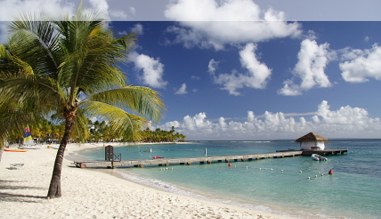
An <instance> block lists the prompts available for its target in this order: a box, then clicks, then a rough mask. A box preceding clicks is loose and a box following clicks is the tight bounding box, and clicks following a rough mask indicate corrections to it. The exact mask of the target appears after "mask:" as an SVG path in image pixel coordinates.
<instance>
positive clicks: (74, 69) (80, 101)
mask: <svg viewBox="0 0 381 219" xmlns="http://www.w3.org/2000/svg"><path fill="white" fill-rule="evenodd" d="M10 27H11V35H10V38H9V41H8V43H7V44H6V45H1V44H0V100H1V101H0V112H1V111H2V110H3V111H4V110H7V109H8V107H9V106H10V105H12V104H15V105H16V107H15V109H17V111H18V113H19V114H20V115H24V116H26V115H28V120H25V121H27V122H28V124H37V123H38V118H41V116H46V115H51V114H52V113H54V114H55V115H56V118H59V119H61V120H62V123H63V126H64V132H63V133H62V135H61V136H62V138H61V141H60V146H59V149H58V151H57V155H56V158H55V162H54V168H53V174H52V179H51V182H50V186H49V191H48V194H47V197H48V198H56V197H60V196H61V195H62V193H61V169H62V161H63V157H64V152H65V148H66V145H67V143H68V141H69V139H70V138H71V137H72V136H73V133H75V132H77V133H81V132H84V131H85V130H88V126H87V122H88V119H87V118H92V117H94V116H97V117H98V118H102V119H104V120H107V121H109V124H110V126H111V127H112V130H113V131H114V132H115V133H123V132H128V133H130V134H131V135H132V134H134V133H135V132H137V131H138V130H139V128H140V127H141V125H143V124H144V123H145V122H146V119H152V120H154V121H158V120H159V119H160V116H161V112H162V110H163V108H164V105H163V103H162V101H161V99H160V97H159V95H158V93H157V92H156V91H154V90H152V89H150V88H146V87H139V86H131V85H127V84H126V78H125V75H124V74H123V72H122V71H121V69H120V67H119V65H118V64H120V62H121V61H123V60H125V53H126V52H127V50H128V48H129V47H130V45H131V44H132V43H133V41H134V37H133V36H132V35H126V36H123V37H121V38H118V39H115V38H114V37H113V35H112V32H111V31H110V30H108V29H106V28H105V25H104V22H102V21H97V20H96V21H94V20H93V19H92V18H91V17H90V18H89V17H83V16H82V15H79V14H77V15H76V17H75V18H73V19H72V20H66V21H27V20H24V21H15V22H12V23H11V25H10ZM131 112H134V113H136V114H132V113H131ZM19 114H16V113H15V114H12V115H13V116H15V118H16V119H15V120H14V121H13V120H12V122H13V123H14V125H12V127H17V126H20V127H22V126H23V125H25V123H26V122H23V121H21V120H20V119H17V118H19V117H20V115H19ZM86 117H87V118H86ZM1 121H2V120H0V122H1ZM4 126H5V123H1V124H0V127H4ZM9 132H10V131H9ZM0 133H1V132H0ZM76 136H80V135H76ZM2 137H4V135H3V136H2ZM0 140H1V137H0Z"/></svg>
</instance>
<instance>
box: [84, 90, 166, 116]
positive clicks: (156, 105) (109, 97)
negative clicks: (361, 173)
mask: <svg viewBox="0 0 381 219" xmlns="http://www.w3.org/2000/svg"><path fill="white" fill-rule="evenodd" d="M89 100H94V101H100V102H104V103H108V104H111V105H117V106H120V107H122V108H123V107H124V108H129V109H131V110H133V111H135V112H137V113H139V114H141V115H142V116H144V117H146V118H149V119H152V120H154V121H159V120H160V117H161V114H162V111H163V110H164V104H163V102H162V101H161V99H160V97H159V94H158V93H157V92H156V91H155V90H152V89H150V88H147V87H141V86H125V87H123V88H119V89H113V90H107V91H103V92H99V93H96V94H94V95H91V96H90V97H89Z"/></svg>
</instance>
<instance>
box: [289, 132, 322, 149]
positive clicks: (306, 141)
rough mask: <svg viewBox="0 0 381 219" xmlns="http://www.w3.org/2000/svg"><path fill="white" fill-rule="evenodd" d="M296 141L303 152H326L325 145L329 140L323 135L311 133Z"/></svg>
mask: <svg viewBox="0 0 381 219" xmlns="http://www.w3.org/2000/svg"><path fill="white" fill-rule="evenodd" d="M295 141H296V142H298V143H300V148H301V149H302V150H324V148H325V144H324V143H325V142H326V141H328V139H326V138H324V137H323V136H321V135H317V134H315V133H313V132H310V133H308V134H306V135H304V136H302V137H300V138H298V139H296V140H295Z"/></svg>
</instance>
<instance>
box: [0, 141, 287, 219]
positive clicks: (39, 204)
mask: <svg viewBox="0 0 381 219" xmlns="http://www.w3.org/2000/svg"><path fill="white" fill-rule="evenodd" d="M101 145H102V144H101ZM87 148H88V147H85V145H77V144H71V145H68V146H67V151H66V154H65V156H66V155H68V154H69V153H73V152H75V151H78V150H82V149H87ZM56 152H57V151H56V150H55V149H52V148H47V147H46V145H45V146H43V147H42V148H41V149H37V150H28V151H27V152H3V157H2V161H1V163H0V218H7V219H11V218H288V216H286V215H277V214H272V213H269V212H258V211H254V210H251V209H245V208H241V207H238V206H231V205H227V204H222V203H216V202H212V201H206V200H200V199H197V198H193V197H188V196H183V195H179V194H173V193H169V192H164V191H160V190H157V189H154V188H150V187H146V186H142V185H138V184H136V183H133V182H129V181H127V180H124V179H121V178H118V177H115V176H113V175H111V174H109V173H112V171H114V170H107V171H105V172H102V171H96V170H92V169H79V168H75V167H74V166H73V164H72V162H71V161H69V160H67V159H65V160H64V163H63V171H62V195H63V196H62V197H61V198H58V199H50V200H48V199H46V198H45V196H46V194H47V191H48V187H49V183H50V178H51V174H52V168H53V162H54V158H55V155H56ZM108 171H109V173H107V172H108Z"/></svg>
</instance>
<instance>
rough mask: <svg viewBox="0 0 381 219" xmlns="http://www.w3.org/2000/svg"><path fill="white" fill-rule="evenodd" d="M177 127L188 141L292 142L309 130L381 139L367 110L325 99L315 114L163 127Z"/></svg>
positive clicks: (198, 119)
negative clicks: (249, 140) (292, 139)
mask: <svg viewBox="0 0 381 219" xmlns="http://www.w3.org/2000/svg"><path fill="white" fill-rule="evenodd" d="M290 115H294V116H290ZM297 115H305V116H297ZM174 124H175V125H176V128H177V130H178V131H180V132H182V133H183V134H185V135H186V136H188V138H189V139H289V138H296V137H299V136H301V135H304V134H306V133H307V132H310V131H315V132H318V133H320V134H322V135H324V136H327V137H329V138H345V137H351V138H356V137H361V138H364V137H370V138H379V137H381V135H380V133H381V132H380V131H381V119H380V118H378V117H371V116H370V115H369V113H368V112H367V110H366V109H364V108H360V107H351V106H342V107H339V108H338V109H334V110H332V109H331V107H330V105H329V104H328V102H327V101H325V100H323V101H322V102H321V103H320V104H319V105H318V106H317V109H316V111H315V112H313V113H311V112H307V113H298V114H295V113H284V112H275V113H274V112H268V111H265V112H264V113H263V114H262V115H258V116H256V115H254V113H253V111H248V112H247V115H246V119H245V120H232V119H226V118H225V117H219V118H218V119H216V120H211V119H209V118H208V117H207V114H206V113H205V112H201V113H198V114H196V115H194V116H190V115H186V116H185V117H184V118H183V120H182V121H171V122H168V123H166V124H163V125H162V126H160V127H161V128H163V129H170V128H171V127H172V126H174Z"/></svg>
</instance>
